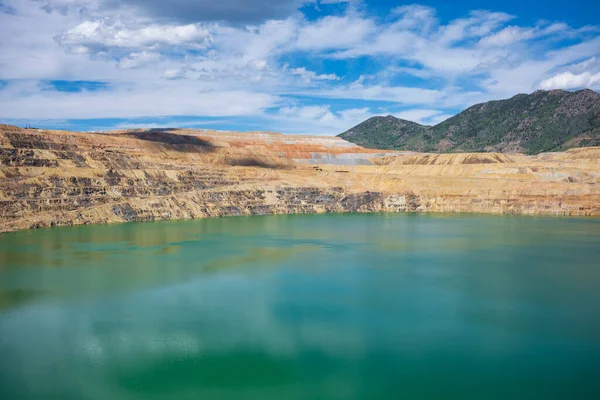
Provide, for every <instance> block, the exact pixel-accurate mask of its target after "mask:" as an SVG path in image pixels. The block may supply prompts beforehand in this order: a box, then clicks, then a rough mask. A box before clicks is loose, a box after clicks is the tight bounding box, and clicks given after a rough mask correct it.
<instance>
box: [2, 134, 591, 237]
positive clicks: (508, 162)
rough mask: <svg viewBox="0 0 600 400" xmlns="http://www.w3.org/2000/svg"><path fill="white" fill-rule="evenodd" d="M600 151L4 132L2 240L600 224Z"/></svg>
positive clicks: (268, 136)
mask: <svg viewBox="0 0 600 400" xmlns="http://www.w3.org/2000/svg"><path fill="white" fill-rule="evenodd" d="M599 160H600V149H598V148H587V149H576V150H571V151H569V152H565V153H552V154H543V155H539V156H535V157H528V156H524V155H521V154H512V155H504V154H485V153H483V154H481V153H480V154H465V155H460V154H452V155H428V154H418V153H411V154H402V153H393V152H388V153H382V152H381V151H376V150H368V149H364V148H361V147H359V146H356V145H353V144H350V143H348V142H345V141H343V140H342V139H339V138H330V137H316V136H314V137H313V136H287V135H281V134H275V133H265V132H255V133H235V132H213V131H190V130H135V131H120V132H110V133H80V132H65V131H44V130H34V129H20V128H17V127H13V126H8V125H2V126H0V232H3V231H12V230H18V229H28V228H39V227H53V226H64V225H77V224H91V223H112V222H127V221H152V220H162V219H188V218H204V217H217V216H235V215H263V214H290V213H329V212H380V211H386V212H415V211H420V212H486V213H518V214H558V215H600V184H599V183H600V163H599Z"/></svg>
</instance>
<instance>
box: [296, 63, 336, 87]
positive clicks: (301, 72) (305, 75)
mask: <svg viewBox="0 0 600 400" xmlns="http://www.w3.org/2000/svg"><path fill="white" fill-rule="evenodd" d="M284 70H287V71H288V72H289V73H290V74H292V75H297V76H299V77H300V78H302V80H303V81H304V82H306V83H310V82H312V81H339V80H340V77H339V76H337V75H336V74H317V73H316V72H314V71H309V70H307V69H306V68H304V67H300V68H291V69H288V67H287V66H285V67H284Z"/></svg>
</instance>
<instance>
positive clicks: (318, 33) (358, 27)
mask: <svg viewBox="0 0 600 400" xmlns="http://www.w3.org/2000/svg"><path fill="white" fill-rule="evenodd" d="M374 28H375V25H374V23H373V21H371V20H368V19H363V18H355V17H348V16H344V17H337V16H328V17H325V18H322V19H320V20H319V21H317V22H315V23H313V24H306V25H305V26H303V27H302V28H300V30H299V31H298V39H297V41H296V46H297V47H298V48H299V49H302V50H325V49H347V48H350V47H352V46H355V45H357V44H359V43H362V41H363V40H364V39H365V37H367V35H369V34H370V33H371V32H373V30H374Z"/></svg>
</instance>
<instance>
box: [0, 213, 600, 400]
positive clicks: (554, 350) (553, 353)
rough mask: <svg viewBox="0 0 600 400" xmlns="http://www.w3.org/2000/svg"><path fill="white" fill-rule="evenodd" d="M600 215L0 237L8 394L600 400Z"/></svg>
mask: <svg viewBox="0 0 600 400" xmlns="http://www.w3.org/2000/svg"><path fill="white" fill-rule="evenodd" d="M599 256H600V220H598V219H577V218H528V217H495V216H471V215H463V216H457V215H402V214H400V215H385V214H381V215H378V214H373V215H306V216H269V217H247V218H246V217H239V218H224V219H212V220H197V221H182V222H159V223H140V224H124V225H109V226H86V227H73V228H57V229H52V230H38V231H27V232H18V233H13V234H6V235H2V236H0V354H1V355H2V357H0V398H2V399H4V398H7V399H12V398H24V399H38V398H39V399H46V398H60V399H167V398H169V399H171V398H178V399H179V398H183V399H186V398H189V399H198V398H202V399H312V398H331V399H334V398H336V399H337V398H339V399H348V398H357V399H358V398H360V399H373V398H377V399H380V398H390V399H397V398H409V399H413V398H428V399H439V398H457V399H458V398H460V399H463V398H465V397H467V398H486V399H492V398H498V399H500V398H502V399H504V398H524V399H525V398H527V399H532V398H539V399H550V398H556V399H564V398H597V396H598V395H600V385H599V384H598V383H597V378H598V376H597V375H598V371H600V339H599V338H600V310H599V309H598V307H599V306H598V305H599V304H600V291H598V287H600V265H599V264H598V259H599Z"/></svg>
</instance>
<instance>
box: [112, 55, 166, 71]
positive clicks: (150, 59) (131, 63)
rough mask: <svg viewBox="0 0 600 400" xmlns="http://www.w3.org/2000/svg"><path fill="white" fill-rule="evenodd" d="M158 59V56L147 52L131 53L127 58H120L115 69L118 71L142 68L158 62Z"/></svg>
mask: <svg viewBox="0 0 600 400" xmlns="http://www.w3.org/2000/svg"><path fill="white" fill-rule="evenodd" d="M160 58H161V57H160V54H158V53H153V52H149V51H141V52H139V53H131V54H129V55H128V56H127V57H123V58H121V59H120V60H119V63H118V64H117V67H119V68H120V69H131V68H142V67H145V66H146V65H148V64H150V63H156V62H158V61H160Z"/></svg>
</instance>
